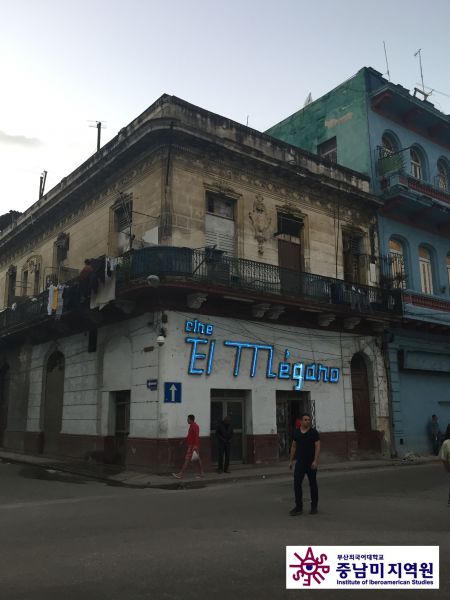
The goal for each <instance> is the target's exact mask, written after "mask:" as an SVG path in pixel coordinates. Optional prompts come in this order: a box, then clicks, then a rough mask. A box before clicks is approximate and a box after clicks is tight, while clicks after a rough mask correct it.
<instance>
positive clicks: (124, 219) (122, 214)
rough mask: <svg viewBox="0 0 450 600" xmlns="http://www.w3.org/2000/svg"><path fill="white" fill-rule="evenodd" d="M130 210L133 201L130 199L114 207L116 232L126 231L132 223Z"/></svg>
mask: <svg viewBox="0 0 450 600" xmlns="http://www.w3.org/2000/svg"><path fill="white" fill-rule="evenodd" d="M132 211H133V203H132V201H131V200H125V201H123V202H121V203H119V204H118V205H117V206H116V207H115V209H114V212H115V216H116V227H117V231H118V232H126V231H128V230H129V229H130V226H131V223H132Z"/></svg>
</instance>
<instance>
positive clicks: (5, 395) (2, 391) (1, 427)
mask: <svg viewBox="0 0 450 600" xmlns="http://www.w3.org/2000/svg"><path fill="white" fill-rule="evenodd" d="M9 381H10V369H9V366H8V365H7V364H4V365H3V366H2V368H1V369H0V446H3V441H4V437H5V431H6V428H7V426H8V403H9Z"/></svg>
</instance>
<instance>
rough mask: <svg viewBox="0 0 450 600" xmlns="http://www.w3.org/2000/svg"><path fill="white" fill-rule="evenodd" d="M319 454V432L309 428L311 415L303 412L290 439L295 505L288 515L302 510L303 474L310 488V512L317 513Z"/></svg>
mask: <svg viewBox="0 0 450 600" xmlns="http://www.w3.org/2000/svg"><path fill="white" fill-rule="evenodd" d="M319 455H320V436H319V432H318V431H317V430H316V429H314V428H311V416H310V415H309V414H308V413H304V414H302V416H301V419H300V428H299V429H295V431H294V436H293V440H292V447H291V456H290V460H289V468H290V469H292V464H293V462H294V459H295V461H296V462H295V471H294V493H295V506H294V508H293V509H292V510H291V511H290V513H289V514H290V515H291V516H292V517H295V516H297V515H301V514H302V512H303V499H302V482H303V478H304V477H305V475H307V477H308V481H309V488H310V490H311V512H310V514H312V515H315V514H317V505H318V503H319V490H318V488H317V479H316V477H317V467H318V465H319Z"/></svg>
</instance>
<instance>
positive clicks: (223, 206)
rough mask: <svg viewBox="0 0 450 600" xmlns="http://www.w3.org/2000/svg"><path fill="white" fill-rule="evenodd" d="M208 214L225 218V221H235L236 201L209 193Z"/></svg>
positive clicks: (207, 197) (207, 196)
mask: <svg viewBox="0 0 450 600" xmlns="http://www.w3.org/2000/svg"><path fill="white" fill-rule="evenodd" d="M206 212H208V213H210V214H213V215H216V216H218V217H224V218H225V219H232V220H233V219H234V200H233V198H227V197H226V196H221V195H220V194H213V193H211V192H208V193H207V194H206Z"/></svg>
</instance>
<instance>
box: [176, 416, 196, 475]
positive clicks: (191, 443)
mask: <svg viewBox="0 0 450 600" xmlns="http://www.w3.org/2000/svg"><path fill="white" fill-rule="evenodd" d="M187 422H188V423H189V431H188V434H187V437H186V446H187V450H186V456H185V457H184V464H183V466H182V467H181V470H180V472H179V473H172V475H173V476H174V477H175V479H182V478H183V475H184V472H185V471H186V469H187V468H188V466H189V463H190V462H195V463H197V465H198V471H199V474H198V475H197V477H203V476H204V473H203V466H202V461H201V460H200V452H199V449H200V428H199V426H198V425H197V423H196V422H195V417H194V415H188V418H187Z"/></svg>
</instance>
